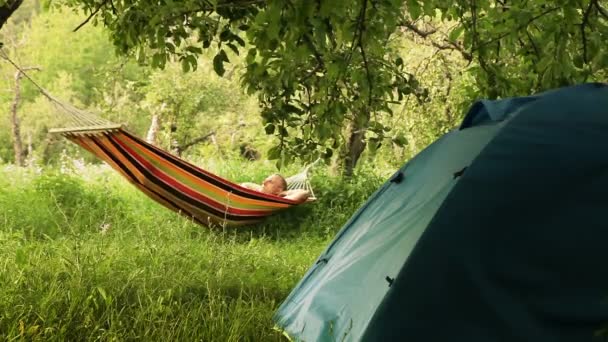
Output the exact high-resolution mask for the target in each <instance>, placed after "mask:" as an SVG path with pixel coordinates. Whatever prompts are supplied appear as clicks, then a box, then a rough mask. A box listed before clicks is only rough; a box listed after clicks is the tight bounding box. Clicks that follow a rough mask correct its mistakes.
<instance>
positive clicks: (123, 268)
mask: <svg viewBox="0 0 608 342" xmlns="http://www.w3.org/2000/svg"><path fill="white" fill-rule="evenodd" d="M203 166H204V167H206V168H208V169H210V170H211V171H212V172H215V173H217V174H220V175H222V176H224V177H227V178H229V179H233V180H235V181H244V180H254V181H260V180H261V179H263V177H264V176H265V175H266V174H268V173H270V172H272V166H271V165H270V164H265V163H260V162H258V163H240V162H235V161H233V162H224V163H215V164H214V163H213V162H209V163H208V164H207V165H203ZM296 171H297V168H294V169H292V170H287V171H286V174H289V173H293V172H296ZM380 182H381V178H379V177H375V176H371V175H367V176H362V177H359V178H355V179H354V180H352V181H351V182H348V183H345V182H341V181H340V180H338V179H334V178H331V177H328V176H327V175H326V174H325V172H324V170H323V169H322V168H320V169H318V170H317V172H316V173H315V176H314V177H313V184H314V185H315V191H316V193H317V196H318V197H319V200H318V202H316V203H313V204H306V205H303V206H300V207H297V208H293V210H289V211H287V212H284V213H283V214H279V215H277V216H275V217H272V218H270V219H268V220H267V221H266V222H264V223H263V224H259V225H256V226H252V227H241V228H233V229H231V228H226V229H223V230H219V229H213V230H212V229H206V228H204V227H200V226H198V225H195V224H193V223H191V222H190V221H188V220H187V219H186V218H183V217H181V216H178V215H177V214H175V213H173V212H171V211H168V210H165V209H164V208H163V207H161V206H160V205H158V204H156V203H154V202H152V201H151V200H149V199H148V198H147V197H145V196H144V195H142V194H140V193H139V192H137V191H136V190H135V189H134V187H132V186H130V185H129V184H128V183H127V182H126V181H124V180H122V179H121V178H120V177H119V176H118V175H117V174H115V173H114V172H113V171H111V170H109V169H108V168H105V167H100V166H83V165H77V166H76V167H71V168H67V169H65V168H64V169H63V170H59V169H48V170H40V169H39V170H34V169H19V168H14V167H10V166H6V167H1V166H0V339H2V340H44V341H49V340H51V341H52V340H61V341H64V340H102V341H111V340H120V341H129V340H146V341H151V340H154V341H156V340H162V341H194V340H201V341H237V340H238V341H278V340H281V339H282V336H281V334H280V333H278V332H276V331H275V330H274V329H273V324H272V321H271V317H272V315H273V312H274V310H275V309H276V308H277V306H278V305H279V304H280V303H281V301H282V300H283V299H284V298H285V297H286V296H287V294H288V293H289V291H290V290H291V288H292V287H293V286H294V285H295V283H296V282H297V281H298V280H299V278H300V277H301V276H302V274H303V273H304V272H305V271H306V270H307V269H308V267H309V266H310V264H311V263H312V262H313V260H314V259H315V257H316V256H318V255H319V253H320V252H321V251H322V250H323V248H325V246H326V244H327V243H328V242H329V241H330V240H331V239H332V237H333V236H334V234H335V232H336V231H337V230H338V229H339V228H340V226H341V225H342V224H343V223H344V222H345V221H346V220H347V219H348V218H349V217H350V216H351V215H352V213H353V212H354V211H355V210H356V209H357V207H359V206H360V205H361V203H362V202H363V201H364V200H365V199H366V198H367V197H368V196H369V194H370V193H371V192H372V191H374V190H375V189H376V188H377V186H379V184H380Z"/></svg>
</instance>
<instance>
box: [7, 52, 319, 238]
mask: <svg viewBox="0 0 608 342" xmlns="http://www.w3.org/2000/svg"><path fill="white" fill-rule="evenodd" d="M0 57H2V58H3V59H5V60H6V61H8V62H9V63H10V64H12V65H13V66H14V67H15V68H16V69H17V70H19V71H21V73H22V74H23V76H25V77H26V78H27V79H28V80H30V81H31V82H32V83H33V84H34V86H36V87H37V88H38V90H40V92H41V93H42V95H44V96H45V97H46V98H47V99H48V100H49V101H50V103H51V104H53V105H54V106H55V107H56V108H57V109H58V112H59V113H60V114H62V115H61V117H62V118H63V119H64V122H63V123H61V127H63V128H57V129H52V130H50V132H51V133H57V134H61V135H63V136H64V137H66V138H68V139H69V140H70V141H72V142H74V143H76V144H78V145H80V146H82V147H83V148H84V149H86V150H87V151H89V152H91V153H92V154H94V155H95V156H97V157H98V158H100V159H102V160H103V161H105V162H106V163H108V164H109V165H110V166H111V167H112V168H114V169H115V170H117V171H118V172H119V173H120V174H121V175H123V176H124V177H125V178H126V179H127V180H128V181H129V182H131V183H132V184H133V185H135V186H136V187H137V188H138V189H139V190H141V191H142V192H143V193H144V194H146V195H148V196H149V197H150V198H152V199H153V200H155V201H156V202H158V203H160V204H162V205H164V206H165V207H167V208H169V209H171V210H174V211H176V212H178V213H180V214H182V215H185V216H187V217H189V218H191V219H192V220H194V221H195V222H197V223H199V224H202V225H205V226H213V225H220V226H239V225H246V224H252V223H257V222H259V221H261V220H262V219H264V218H265V217H267V216H269V215H271V214H273V213H275V212H277V211H279V210H283V209H287V208H289V207H292V206H294V205H297V204H299V202H295V201H293V200H290V199H286V198H283V197H279V196H274V195H269V194H265V193H261V192H258V191H255V190H251V189H247V188H245V187H242V186H240V185H238V184H235V183H232V182H230V181H228V180H225V179H222V178H220V177H218V176H216V175H214V174H212V173H210V172H208V171H205V170H203V169H201V168H199V167H197V166H195V165H193V164H191V163H189V162H187V161H185V160H183V159H180V158H178V157H176V156H174V155H172V154H170V153H168V152H166V151H164V150H162V149H159V148H157V147H155V146H154V145H152V144H149V143H147V142H146V141H144V140H142V139H140V138H138V137H136V136H135V135H133V134H131V133H130V132H128V131H127V130H126V129H125V128H124V127H123V126H122V125H118V124H115V123H112V122H110V121H108V120H105V119H103V118H101V117H99V116H97V115H95V114H92V113H90V112H86V111H82V110H80V109H78V108H76V107H74V106H72V105H70V104H68V103H65V102H62V101H60V100H59V99H57V98H55V97H54V96H52V95H51V94H49V93H48V92H47V91H46V90H45V89H43V88H42V87H40V86H39V85H38V84H37V83H36V82H35V81H34V80H33V79H32V78H31V77H30V76H29V75H28V74H27V73H26V72H25V71H24V70H22V69H21V68H20V67H19V66H18V65H17V64H15V63H14V62H13V61H12V60H11V59H10V58H8V56H7V55H6V54H5V53H4V51H2V50H1V49H0ZM315 163H316V162H315ZM313 164H314V163H313ZM311 166H312V165H309V166H308V167H306V168H305V169H304V170H303V171H302V172H300V173H298V174H296V175H294V176H292V177H289V178H287V179H286V181H287V185H288V187H287V188H288V189H289V190H293V189H304V190H308V191H309V192H310V195H311V197H310V198H309V200H314V199H315V196H314V192H313V191H312V187H311V185H310V182H309V180H308V170H309V169H310V167H311Z"/></svg>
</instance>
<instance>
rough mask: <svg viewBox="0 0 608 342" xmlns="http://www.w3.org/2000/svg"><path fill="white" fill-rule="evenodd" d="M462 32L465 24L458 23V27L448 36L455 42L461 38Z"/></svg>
mask: <svg viewBox="0 0 608 342" xmlns="http://www.w3.org/2000/svg"><path fill="white" fill-rule="evenodd" d="M462 32H464V25H458V26H456V28H454V29H453V30H452V32H450V35H449V36H448V38H449V39H450V40H451V41H453V42H455V41H456V40H458V38H460V36H461V35H462Z"/></svg>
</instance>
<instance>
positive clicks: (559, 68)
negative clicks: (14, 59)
mask: <svg viewBox="0 0 608 342" xmlns="http://www.w3.org/2000/svg"><path fill="white" fill-rule="evenodd" d="M66 3H68V4H69V5H71V6H74V7H80V8H83V9H84V10H85V11H86V12H88V13H91V16H94V17H95V19H94V20H99V21H100V22H102V23H103V24H104V25H105V26H106V27H108V28H109V29H110V32H111V33H112V37H113V40H114V44H115V46H117V47H118V49H119V50H120V51H122V52H123V53H134V54H136V55H137V56H138V58H139V60H140V61H142V62H143V61H147V60H149V59H147V55H148V54H151V65H152V66H156V67H163V66H164V65H165V63H166V61H167V60H169V59H170V58H171V56H175V57H176V58H179V60H180V61H181V62H182V64H183V66H184V70H190V69H196V65H197V62H196V61H197V56H198V55H200V54H201V53H202V52H203V49H207V48H211V47H213V48H217V50H216V51H217V54H216V55H215V57H214V59H213V61H214V66H215V70H216V72H217V73H218V74H220V75H222V74H223V73H224V72H225V67H224V64H225V63H226V62H228V61H229V59H230V57H229V53H230V52H232V53H236V54H240V53H244V52H245V51H246V56H247V57H246V65H247V68H246V72H245V74H244V76H243V82H244V86H245V88H247V89H248V90H249V91H250V92H251V93H253V92H257V93H258V94H259V99H260V103H261V104H262V106H263V110H262V117H263V119H264V122H265V124H266V126H265V128H266V132H267V133H268V134H274V135H277V136H278V137H279V145H278V146H276V147H275V148H273V149H272V150H271V151H270V157H271V158H279V157H289V156H290V155H293V154H298V155H304V156H309V158H310V157H313V158H314V157H315V156H316V155H318V154H319V153H321V154H322V155H324V156H326V157H328V156H329V155H330V154H331V149H335V148H337V147H339V145H340V144H345V143H346V142H347V140H348V137H342V136H341V134H342V133H343V132H342V129H341V128H342V127H343V126H344V125H345V124H346V123H349V122H350V123H354V127H355V128H357V129H360V130H364V131H366V130H369V131H370V134H369V136H368V137H367V138H368V139H372V140H373V139H375V140H376V141H379V140H382V139H383V138H384V137H385V133H386V132H387V130H388V129H387V127H386V126H384V125H383V124H382V120H381V119H379V117H380V114H382V113H389V114H390V113H391V112H392V111H391V107H390V106H389V104H390V103H392V101H393V100H395V99H396V100H397V101H400V100H401V99H402V97H403V95H407V94H410V93H412V92H416V91H419V87H418V82H417V81H416V79H415V78H414V76H418V75H412V74H413V72H412V71H411V70H407V69H404V68H403V65H404V64H403V59H402V58H401V57H398V56H397V55H396V53H395V44H394V39H393V38H394V37H395V32H396V30H397V29H398V28H407V29H409V30H410V31H411V32H414V33H416V34H419V35H421V36H423V37H430V36H431V35H432V33H435V32H438V33H441V34H442V37H441V38H439V39H438V40H437V39H435V41H434V44H433V46H435V47H436V48H438V49H452V50H456V51H459V52H460V53H461V54H462V57H463V58H464V59H465V60H467V61H469V62H470V64H469V66H468V70H467V72H468V73H470V75H471V76H472V77H473V78H474V79H475V80H476V83H477V88H478V91H479V93H478V94H477V95H478V96H479V95H482V96H488V97H491V98H495V97H499V96H514V95H521V94H529V93H530V92H534V91H538V90H544V89H547V88H552V87H556V86H560V85H564V84H570V83H577V82H583V81H586V80H596V79H600V80H601V79H602V78H603V77H605V76H606V71H605V69H606V63H607V61H608V57H607V56H608V55H607V52H606V49H605V47H604V46H602V44H601V42H602V41H605V40H606V33H607V28H608V26H607V21H606V19H608V10H606V8H605V6H606V3H605V1H600V0H584V1H569V0H560V1H557V2H555V1H546V0H537V1H533V2H531V3H530V2H529V1H527V0H514V1H509V2H506V1H501V0H496V1H485V2H483V1H482V2H477V1H472V0H459V1H456V2H449V1H441V0H436V1H424V2H421V1H418V0H407V1H405V0H392V1H389V0H383V1H370V0H358V1H355V2H352V1H350V2H344V1H333V0H332V1H329V0H327V1H319V2H310V1H303V0H300V1H295V0H292V1H278V0H277V1H242V0H233V1H229V0H225V1H213V2H203V3H200V2H198V1H193V0H191V1H181V2H178V3H176V2H170V1H167V2H160V3H157V2H154V3H153V2H150V1H139V2H137V3H135V4H130V2H129V3H127V2H124V1H109V2H108V1H104V2H101V3H100V2H97V1H93V0H66ZM129 4H130V5H129ZM425 21H426V22H429V21H430V22H431V23H435V24H436V23H437V22H453V23H455V25H454V26H453V27H452V28H451V29H450V30H448V31H447V32H446V31H444V30H437V29H434V30H432V32H430V31H424V30H421V29H420V28H419V26H417V25H420V24H421V23H423V22H425ZM443 34H444V35H443ZM435 36H437V35H435ZM245 37H246V38H247V41H248V42H249V43H250V44H251V46H250V47H248V48H246V41H245V39H244V38H245ZM191 38H193V39H191ZM364 139H365V138H364ZM402 141H403V139H396V140H394V142H395V143H398V144H402ZM372 146H374V144H372ZM284 150H288V151H290V152H291V153H288V154H287V155H286V154H284V153H283V151H284ZM288 159H289V158H288Z"/></svg>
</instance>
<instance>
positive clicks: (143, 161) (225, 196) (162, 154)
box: [64, 129, 296, 226]
mask: <svg viewBox="0 0 608 342" xmlns="http://www.w3.org/2000/svg"><path fill="white" fill-rule="evenodd" d="M64 136H66V137H67V138H68V139H70V140H71V141H72V142H74V143H76V144H78V145H80V146H81V147H83V148H84V149H86V150H87V151H89V152H91V153H92V154H94V155H95V156H97V157H98V158H100V159H102V160H103V161H105V162H107V163H108V164H109V165H110V166H111V167H112V168H113V169H115V170H117V171H118V172H119V173H120V174H121V175H122V176H123V177H125V178H126V179H127V180H128V181H129V182H130V183H131V184H133V185H135V186H136V187H137V188H138V189H139V190H141V191H142V192H143V193H144V194H146V195H147V196H148V197H150V198H151V199H153V200H154V201H156V202H158V203H160V204H162V205H163V206H165V207H167V208H169V209H171V210H173V211H176V212H178V213H180V214H182V215H185V216H187V217H189V218H191V219H193V220H194V221H195V222H197V223H199V224H202V225H212V224H218V225H231V226H235V225H245V224H251V223H255V222H259V221H261V220H262V219H263V218H264V217H267V216H269V215H271V214H273V213H275V212H276V211H278V210H282V209H286V208H289V207H291V206H292V205H294V204H296V202H294V201H292V200H288V199H285V198H282V197H278V196H273V195H269V194H264V193H260V192H257V191H254V190H251V189H247V188H244V187H241V186H239V185H238V184H235V183H232V182H230V181H228V180H225V179H223V178H220V177H218V176H216V175H214V174H212V173H210V172H208V171H205V170H203V169H201V168H199V167H197V166H195V165H193V164H190V163H188V162H186V161H184V160H182V159H179V158H177V157H175V156H173V155H171V154H170V153H167V152H166V151H163V150H161V149H159V148H157V147H155V146H153V145H151V144H148V143H147V142H145V141H143V140H142V139H140V138H138V137H136V136H134V135H133V134H131V133H129V132H127V131H125V130H123V129H116V130H112V131H106V132H101V133H100V132H95V133H77V134H76V133H69V132H68V133H64Z"/></svg>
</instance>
